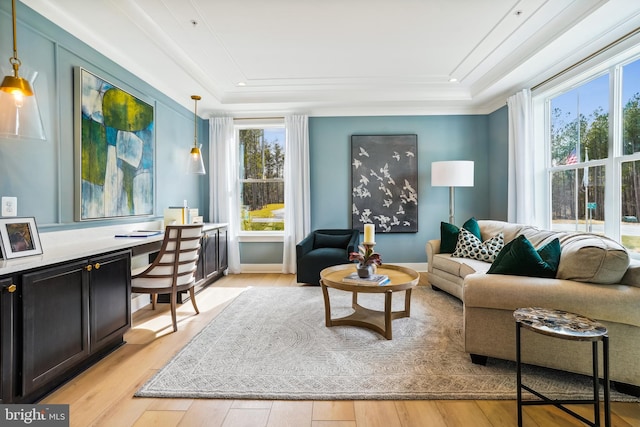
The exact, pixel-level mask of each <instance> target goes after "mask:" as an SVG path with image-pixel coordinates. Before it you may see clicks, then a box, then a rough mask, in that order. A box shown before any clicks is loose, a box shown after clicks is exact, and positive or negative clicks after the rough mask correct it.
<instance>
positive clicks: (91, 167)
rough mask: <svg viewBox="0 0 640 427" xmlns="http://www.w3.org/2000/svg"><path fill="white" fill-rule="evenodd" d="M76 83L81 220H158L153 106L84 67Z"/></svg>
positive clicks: (78, 70) (77, 73)
mask: <svg viewBox="0 0 640 427" xmlns="http://www.w3.org/2000/svg"><path fill="white" fill-rule="evenodd" d="M74 80H75V94H74V119H75V123H74V125H75V126H74V145H75V148H74V154H75V174H76V177H75V186H76V188H75V198H76V202H75V207H76V209H75V219H76V220H77V221H87V220H99V219H105V218H120V217H134V216H149V215H153V213H154V197H155V165H154V163H155V131H154V128H155V111H154V107H153V105H150V104H148V103H146V102H144V101H142V100H141V99H139V98H137V97H135V96H133V95H131V94H130V93H128V92H126V91H124V90H123V89H120V88H119V87H117V86H116V85H114V84H112V83H110V82H108V81H107V80H105V79H103V78H101V77H98V76H97V75H95V74H93V73H91V72H89V71H87V70H86V69H84V68H82V67H75V69H74Z"/></svg>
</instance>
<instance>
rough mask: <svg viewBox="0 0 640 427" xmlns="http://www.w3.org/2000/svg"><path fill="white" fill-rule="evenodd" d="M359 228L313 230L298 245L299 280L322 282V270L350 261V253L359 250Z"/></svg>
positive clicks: (314, 283)
mask: <svg viewBox="0 0 640 427" xmlns="http://www.w3.org/2000/svg"><path fill="white" fill-rule="evenodd" d="M359 244H360V232H359V231H358V230H350V229H349V230H343V229H325V230H315V231H312V232H311V233H310V234H309V235H308V236H307V237H305V238H304V239H302V241H300V242H299V243H298V244H297V245H296V264H297V274H298V277H297V280H298V282H300V283H310V284H312V285H319V284H320V271H322V270H323V269H325V268H327V267H331V266H333V265H339V264H346V263H348V262H349V253H350V252H355V251H357V250H358V245H359Z"/></svg>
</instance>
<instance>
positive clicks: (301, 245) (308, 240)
mask: <svg viewBox="0 0 640 427" xmlns="http://www.w3.org/2000/svg"><path fill="white" fill-rule="evenodd" d="M313 239H314V235H313V233H309V235H308V236H307V237H305V238H304V239H302V240H300V241H299V242H298V243H297V244H296V256H297V257H298V259H300V258H302V256H303V255H306V254H307V253H309V252H311V250H312V249H313Z"/></svg>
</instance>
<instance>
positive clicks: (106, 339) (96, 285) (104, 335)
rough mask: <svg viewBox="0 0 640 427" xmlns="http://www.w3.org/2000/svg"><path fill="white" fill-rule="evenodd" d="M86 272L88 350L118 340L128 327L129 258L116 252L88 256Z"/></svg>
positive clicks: (129, 313)
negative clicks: (88, 270)
mask: <svg viewBox="0 0 640 427" xmlns="http://www.w3.org/2000/svg"><path fill="white" fill-rule="evenodd" d="M89 265H91V266H92V270H91V272H90V274H89V313H90V314H91V321H90V323H89V325H90V332H91V334H90V342H89V349H90V352H91V353H92V354H93V353H96V352H98V351H99V350H100V349H102V348H104V347H106V346H109V345H111V344H113V343H114V342H118V341H122V335H123V334H124V333H125V332H126V331H127V330H128V329H129V328H130V327H131V276H130V271H131V258H130V257H129V254H128V253H127V252H120V253H116V254H111V255H105V256H102V257H98V258H92V259H91V260H90V261H89Z"/></svg>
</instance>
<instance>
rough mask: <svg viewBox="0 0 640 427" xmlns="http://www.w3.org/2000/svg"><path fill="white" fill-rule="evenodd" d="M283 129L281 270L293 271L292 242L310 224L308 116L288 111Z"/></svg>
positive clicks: (294, 265) (293, 246)
mask: <svg viewBox="0 0 640 427" xmlns="http://www.w3.org/2000/svg"><path fill="white" fill-rule="evenodd" d="M284 126H285V128H286V132H287V137H286V138H287V141H286V144H285V155H284V178H285V183H286V184H285V187H284V224H285V226H284V248H283V256H282V272H283V273H285V274H286V273H295V272H296V243H298V242H299V241H300V240H302V239H303V238H304V237H305V236H306V235H307V234H309V231H310V228H311V225H310V224H311V214H310V204H311V203H310V201H309V200H310V197H309V118H308V117H307V116H305V115H292V116H287V117H285V119H284Z"/></svg>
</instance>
